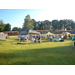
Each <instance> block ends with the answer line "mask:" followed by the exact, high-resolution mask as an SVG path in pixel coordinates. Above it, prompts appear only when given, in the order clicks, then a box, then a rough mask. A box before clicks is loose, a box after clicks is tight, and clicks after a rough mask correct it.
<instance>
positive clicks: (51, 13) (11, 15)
mask: <svg viewBox="0 0 75 75" xmlns="http://www.w3.org/2000/svg"><path fill="white" fill-rule="evenodd" d="M28 14H29V15H30V17H31V19H35V20H36V21H44V20H49V21H52V20H54V19H57V20H61V19H62V20H63V19H70V20H71V19H72V20H73V21H75V9H0V20H1V19H2V20H3V23H5V24H7V23H9V24H10V25H11V29H12V28H13V27H21V28H22V26H23V23H24V19H25V17H26V16H27V15H28Z"/></svg>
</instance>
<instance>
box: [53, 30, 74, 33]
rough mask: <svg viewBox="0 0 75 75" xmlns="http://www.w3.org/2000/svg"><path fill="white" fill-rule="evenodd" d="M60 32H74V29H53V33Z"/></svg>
mask: <svg viewBox="0 0 75 75" xmlns="http://www.w3.org/2000/svg"><path fill="white" fill-rule="evenodd" d="M62 32H69V33H71V32H75V31H74V30H55V31H54V32H53V33H54V34H60V33H62Z"/></svg>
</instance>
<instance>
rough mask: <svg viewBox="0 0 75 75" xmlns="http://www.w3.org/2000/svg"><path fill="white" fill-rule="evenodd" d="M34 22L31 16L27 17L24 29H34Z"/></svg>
mask: <svg viewBox="0 0 75 75" xmlns="http://www.w3.org/2000/svg"><path fill="white" fill-rule="evenodd" d="M33 28H34V26H33V20H31V18H30V15H27V16H26V18H25V20H24V25H23V29H24V30H25V29H33Z"/></svg>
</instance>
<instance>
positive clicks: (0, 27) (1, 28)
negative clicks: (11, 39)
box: [0, 20, 5, 32]
mask: <svg viewBox="0 0 75 75" xmlns="http://www.w3.org/2000/svg"><path fill="white" fill-rule="evenodd" d="M4 26H5V24H4V23H3V20H0V32H2V31H4Z"/></svg>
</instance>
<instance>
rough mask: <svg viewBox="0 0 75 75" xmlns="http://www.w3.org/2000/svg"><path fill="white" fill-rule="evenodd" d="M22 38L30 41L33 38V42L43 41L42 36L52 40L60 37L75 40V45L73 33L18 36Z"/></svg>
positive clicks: (60, 38)
mask: <svg viewBox="0 0 75 75" xmlns="http://www.w3.org/2000/svg"><path fill="white" fill-rule="evenodd" d="M18 37H19V38H20V40H21V41H22V40H23V41H25V42H28V41H29V40H31V42H32V43H36V42H38V43H41V38H42V39H45V38H47V39H50V41H52V40H53V39H54V38H55V39H59V40H64V39H72V41H74V46H75V35H74V36H72V35H70V34H69V35H66V34H65V35H64V34H62V35H43V36H40V35H39V36H26V35H25V36H18Z"/></svg>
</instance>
